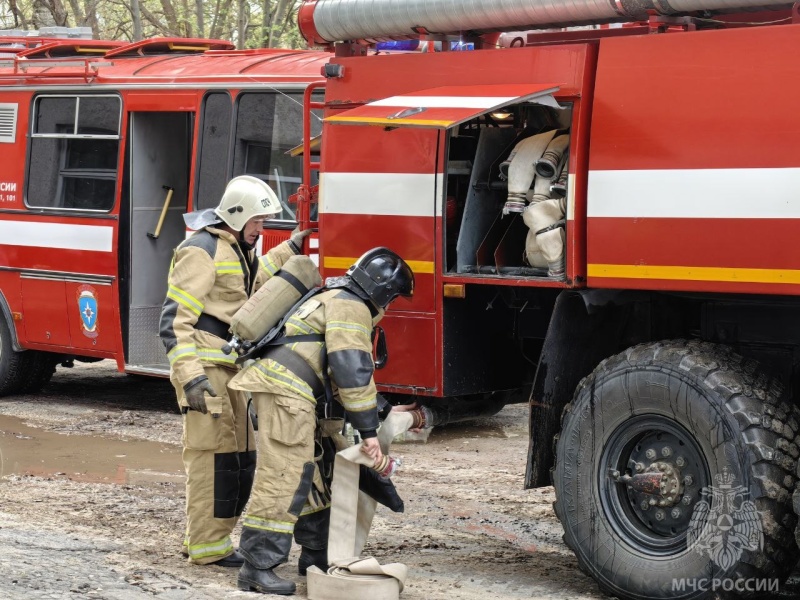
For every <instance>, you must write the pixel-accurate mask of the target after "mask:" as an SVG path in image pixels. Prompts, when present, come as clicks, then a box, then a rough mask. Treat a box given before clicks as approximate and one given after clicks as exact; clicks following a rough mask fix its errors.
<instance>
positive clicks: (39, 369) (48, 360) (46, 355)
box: [17, 350, 59, 394]
mask: <svg viewBox="0 0 800 600" xmlns="http://www.w3.org/2000/svg"><path fill="white" fill-rule="evenodd" d="M22 358H23V359H24V362H23V365H24V367H23V372H24V377H23V381H22V382H21V383H20V386H19V389H18V390H17V391H18V392H20V393H23V394H29V393H33V392H38V391H39V390H41V389H42V387H44V385H45V384H46V383H47V382H48V381H50V378H51V377H52V376H53V373H55V372H56V365H57V364H58V360H59V355H57V354H51V353H50V352H39V351H37V350H26V351H25V352H23V353H22Z"/></svg>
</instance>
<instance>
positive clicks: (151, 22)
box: [0, 0, 305, 48]
mask: <svg viewBox="0 0 800 600" xmlns="http://www.w3.org/2000/svg"><path fill="white" fill-rule="evenodd" d="M300 3H301V0H0V30H1V29H23V30H35V29H39V28H41V27H49V26H62V27H91V28H92V31H93V33H94V38H95V39H109V40H126V41H136V40H137V39H147V38H151V37H206V38H218V39H225V40H231V41H233V42H235V43H236V45H237V47H239V48H261V47H273V48H304V47H305V40H303V38H302V36H301V35H300V32H299V31H298V29H297V21H296V16H297V9H298V8H299V5H300ZM137 15H138V18H137ZM137 24H138V27H137ZM138 32H141V33H138ZM242 32H244V34H243V35H242Z"/></svg>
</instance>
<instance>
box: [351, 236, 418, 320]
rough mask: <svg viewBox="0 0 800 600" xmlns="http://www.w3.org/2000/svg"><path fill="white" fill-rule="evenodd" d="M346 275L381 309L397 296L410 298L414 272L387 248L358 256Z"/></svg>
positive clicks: (412, 289) (376, 249)
mask: <svg viewBox="0 0 800 600" xmlns="http://www.w3.org/2000/svg"><path fill="white" fill-rule="evenodd" d="M347 274H348V275H349V276H350V278H351V279H352V280H353V282H354V283H355V284H356V285H357V286H358V287H360V288H361V289H362V290H364V292H365V293H366V294H367V295H368V296H369V297H370V298H371V299H372V301H373V302H374V303H375V304H376V305H377V306H379V307H381V308H386V307H387V306H389V303H390V302H391V301H392V300H394V299H395V298H397V296H405V297H407V298H410V297H411V296H413V295H414V273H413V272H412V271H411V267H409V266H408V264H406V261H404V260H403V259H402V258H400V257H399V256H398V255H397V254H396V253H394V252H392V251H391V250H389V249H388V248H373V249H372V250H369V251H367V252H365V253H364V254H362V255H361V258H359V259H358V260H357V261H356V264H354V265H353V266H352V267H350V269H348V271H347Z"/></svg>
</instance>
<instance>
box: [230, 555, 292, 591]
mask: <svg viewBox="0 0 800 600" xmlns="http://www.w3.org/2000/svg"><path fill="white" fill-rule="evenodd" d="M237 583H238V585H239V589H240V590H244V591H245V592H249V591H256V592H261V593H262V594H278V595H280V596H290V595H292V594H294V591H295V589H296V588H297V586H296V585H295V584H294V581H289V580H288V579H283V578H282V577H278V576H277V575H276V574H275V572H274V571H273V570H272V569H256V568H255V567H254V566H253V565H251V564H250V563H249V562H247V561H245V562H244V564H243V565H242V568H241V569H240V570H239V580H238V581H237Z"/></svg>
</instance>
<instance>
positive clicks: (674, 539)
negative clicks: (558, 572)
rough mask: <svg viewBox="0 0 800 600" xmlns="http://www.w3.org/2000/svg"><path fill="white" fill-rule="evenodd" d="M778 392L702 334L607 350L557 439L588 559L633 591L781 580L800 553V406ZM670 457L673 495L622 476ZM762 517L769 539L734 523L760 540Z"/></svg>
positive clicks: (587, 567)
mask: <svg viewBox="0 0 800 600" xmlns="http://www.w3.org/2000/svg"><path fill="white" fill-rule="evenodd" d="M782 396H783V390H782V386H781V385H780V383H778V382H777V381H775V380H773V379H771V378H769V377H768V376H766V375H765V374H764V373H763V371H762V370H761V369H760V367H759V365H758V363H756V362H754V361H752V360H745V359H742V358H741V357H739V356H738V355H736V354H734V353H733V352H732V351H730V350H729V349H727V348H725V347H720V346H715V345H713V344H708V343H703V342H685V341H670V342H661V343H648V344H643V345H640V346H636V347H634V348H630V349H628V350H627V351H625V352H623V353H622V354H619V355H617V356H614V357H611V358H609V359H606V360H605V361H603V362H602V363H601V364H600V365H599V366H598V367H597V368H596V369H595V371H594V372H593V373H592V374H591V375H589V376H588V377H586V378H585V379H584V380H583V381H582V382H581V383H580V385H579V386H578V389H577V391H576V394H575V398H574V400H573V402H572V403H571V404H569V405H568V406H567V407H566V409H565V410H564V415H563V417H562V431H561V433H560V435H559V436H558V437H557V441H556V467H555V470H554V481H553V483H554V485H555V489H556V502H555V505H554V506H555V511H556V514H557V516H558V518H559V519H560V521H561V523H562V525H563V527H564V532H565V533H564V541H565V542H566V544H567V545H568V546H569V547H570V548H571V549H572V550H573V551H574V552H575V554H576V556H577V558H578V562H579V565H580V566H581V568H582V569H583V570H584V571H585V572H587V573H588V574H589V575H591V576H592V577H594V578H595V580H597V582H598V583H599V585H600V587H601V588H602V589H603V590H604V591H606V592H608V593H610V594H614V595H616V596H619V597H621V598H629V599H635V600H642V599H645V598H646V599H654V598H705V597H715V598H716V597H738V596H748V595H755V596H759V597H763V596H764V593H763V591H764V589H769V588H770V586H774V585H775V583H776V580H778V581H780V582H783V580H784V579H785V578H786V576H787V575H788V574H789V572H790V570H791V569H792V567H793V566H794V564H795V563H796V562H797V557H798V549H797V543H796V541H795V537H794V529H795V525H796V524H797V517H796V516H795V514H794V512H793V510H792V502H791V494H792V490H793V489H794V485H795V464H796V461H797V457H798V455H799V454H800V451H798V442H800V439H798V438H797V431H798V425H799V424H800V416H799V415H798V411H797V409H796V408H795V407H793V406H791V405H789V404H788V403H787V402H786V401H784V400H783V399H782ZM654 454H655V456H654ZM678 457H680V460H678ZM637 463H638V466H637ZM666 467H670V469H672V468H673V467H674V468H675V469H674V470H673V471H671V473H672V476H674V479H673V482H674V481H679V482H683V483H682V485H681V484H679V487H678V492H677V494H675V495H674V496H673V497H667V496H669V492H670V490H667V491H666V492H667V494H666V496H664V495H661V494H650V495H648V494H646V493H645V491H644V490H643V488H642V487H641V485H638V486H637V485H636V484H634V483H633V482H630V481H629V482H628V483H627V484H626V483H624V482H620V481H618V479H617V475H622V476H625V475H626V474H628V475H631V476H635V475H637V474H640V473H644V474H647V473H653V472H655V471H656V470H658V471H659V472H664V471H665V469H666ZM615 471H616V472H617V474H615V473H614V472H615ZM726 472H727V474H728V479H727V480H723V479H721V477H724V476H725V473H726ZM659 475H660V473H659ZM687 476H688V478H687ZM731 476H732V477H733V478H734V479H730V477H731ZM642 481H643V480H641V479H640V480H639V484H641V482H642ZM670 485H672V484H670ZM724 485H731V486H732V487H730V488H725V487H723V486H724ZM740 486H741V487H740ZM651 489H652V488H651ZM702 491H706V492H709V493H708V494H702V493H701V492H702ZM711 492H713V493H714V494H718V495H717V496H716V499H719V498H722V497H725V496H726V494H727V497H728V498H729V499H731V500H733V503H732V504H728V505H724V504H720V503H719V502H718V501H717V500H715V501H714V502H712V498H713V496H712V494H711ZM653 499H655V500H656V501H657V502H658V501H666V504H665V505H663V506H658V505H656V506H652V505H651V503H650V502H649V501H650V500H653ZM747 500H749V501H751V502H752V504H748V503H746V501H747ZM645 505H647V507H646V508H645ZM725 506H727V508H725ZM676 509H677V511H676ZM659 511H661V512H659ZM730 519H732V522H733V523H735V525H734V527H733V528H730V524H731V521H730ZM755 521H760V523H761V529H762V531H763V538H761V539H763V545H762V547H761V548H758V547H757V543H753V542H752V541H750V540H748V539H747V538H744V543H743V541H742V538H737V537H734V536H733V535H732V534H733V533H737V532H744V533H745V534H753V535H754V537H753V538H752V539H753V540H756V542H757V541H758V538H759V535H758V525H757V524H754V522H755ZM710 534H715V536H716V537H715V536H714V535H710ZM751 548H753V549H751ZM758 590H760V591H761V593H759V591H758Z"/></svg>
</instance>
